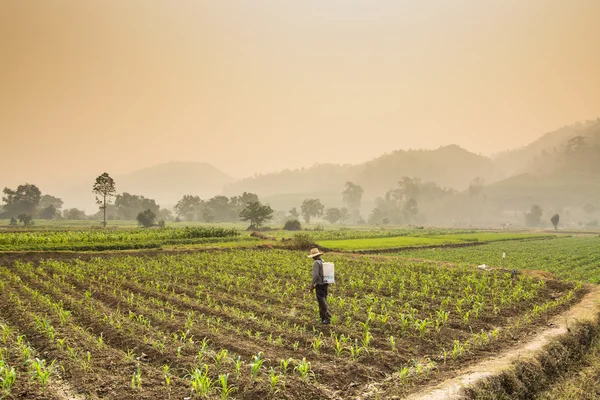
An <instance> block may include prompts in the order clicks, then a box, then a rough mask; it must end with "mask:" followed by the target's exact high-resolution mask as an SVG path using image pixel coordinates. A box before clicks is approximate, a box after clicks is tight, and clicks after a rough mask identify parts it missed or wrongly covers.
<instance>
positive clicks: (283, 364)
mask: <svg viewBox="0 0 600 400" xmlns="http://www.w3.org/2000/svg"><path fill="white" fill-rule="evenodd" d="M293 361H294V360H292V359H291V358H287V359H283V358H282V359H281V360H279V368H280V369H281V372H283V376H285V375H286V374H287V373H288V370H289V366H290V363H291V362H293Z"/></svg>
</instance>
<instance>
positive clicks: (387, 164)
mask: <svg viewBox="0 0 600 400" xmlns="http://www.w3.org/2000/svg"><path fill="white" fill-rule="evenodd" d="M577 136H582V137H583V138H585V139H583V140H582V141H580V142H577V141H575V142H569V140H571V139H573V138H574V137H577ZM569 146H570V147H569ZM568 147H569V149H567V148H568ZM599 149H600V119H597V120H593V121H588V122H585V123H577V124H574V125H570V126H565V127H562V128H560V129H558V130H556V131H553V132H549V133H547V134H545V135H543V136H541V137H540V138H539V139H538V140H536V141H534V142H532V143H531V144H529V145H527V146H524V147H522V148H519V149H515V150H512V151H507V152H503V153H500V154H497V155H496V156H493V157H485V156H482V155H478V154H474V153H472V152H469V151H467V150H465V149H464V148H462V147H460V146H457V145H449V146H443V147H440V148H438V149H435V150H395V151H392V152H389V153H386V154H383V155H381V156H379V157H377V158H375V159H373V160H370V161H365V162H362V163H359V164H354V165H352V164H345V165H338V164H317V165H314V166H312V167H309V168H302V169H295V170H289V169H287V170H283V171H280V172H274V173H268V174H262V175H255V176H253V177H249V178H244V179H240V180H235V179H234V178H233V177H231V176H229V175H228V174H226V173H224V172H222V171H221V170H220V169H218V168H215V167H214V166H213V165H211V164H209V163H205V162H177V161H173V162H168V163H163V164H158V165H154V166H150V167H147V168H142V169H139V170H137V171H134V172H131V173H126V174H115V173H113V172H111V171H110V170H108V171H107V172H109V173H110V174H111V175H112V176H113V177H114V179H115V181H116V187H117V192H118V193H123V192H128V193H130V194H136V195H142V196H144V197H146V198H150V199H154V200H156V202H157V203H158V204H160V205H161V206H162V207H167V208H172V207H173V206H174V205H175V204H176V203H177V202H178V201H179V200H180V199H181V198H182V197H183V195H186V194H190V195H195V196H200V198H202V199H209V198H211V197H214V196H217V195H221V194H223V195H226V196H229V197H230V196H237V195H240V194H242V193H243V192H251V193H256V194H258V196H259V197H260V199H261V200H262V201H263V202H265V203H268V204H270V205H271V206H272V207H273V208H274V209H275V210H283V211H287V210H289V209H291V208H292V207H299V206H300V204H301V203H302V201H303V200H304V199H306V198H319V199H320V200H321V201H322V202H323V203H324V204H325V205H326V206H327V207H341V206H343V204H342V197H341V192H342V190H343V188H344V185H345V183H346V182H348V181H351V182H354V183H355V184H358V185H360V186H361V187H362V188H363V189H364V194H363V204H362V212H363V213H364V214H365V215H367V214H368V213H369V212H371V210H372V209H373V208H374V207H375V205H376V199H377V198H381V197H384V195H385V194H386V192H388V191H390V190H393V189H397V188H398V182H399V181H400V180H401V179H402V178H403V177H410V178H418V179H419V180H420V181H421V182H422V183H428V182H431V183H433V184H435V185H436V186H437V187H439V188H447V189H449V190H450V191H455V192H463V191H465V190H466V189H468V188H469V186H470V185H471V183H472V182H473V181H474V179H475V178H481V180H480V181H479V182H482V183H484V186H485V194H486V196H488V197H489V199H490V202H491V203H493V204H495V205H496V206H497V208H498V209H502V208H506V207H508V208H511V209H520V210H523V209H527V207H529V206H530V205H531V204H532V203H534V202H535V203H540V204H547V205H548V206H549V207H553V208H555V209H560V208H561V207H563V206H568V205H579V206H581V204H582V203H585V202H594V201H596V200H595V199H600V150H599ZM596 152H597V153H596ZM100 172H103V171H99V173H100ZM94 178H95V176H94V177H90V179H89V181H87V180H86V181H85V182H79V183H77V182H76V183H73V182H69V183H68V184H64V185H62V186H55V187H51V186H50V185H42V184H41V185H40V187H41V188H42V190H43V192H44V193H50V194H52V195H55V196H58V197H61V198H63V200H64V201H65V207H67V208H70V207H78V208H81V209H84V210H85V211H86V212H88V213H90V212H95V211H97V206H96V205H95V204H94V195H93V194H92V193H91V187H92V184H93V180H94ZM33 183H36V182H33ZM436 201H442V200H439V199H438V200H436ZM455 201H456V199H455ZM599 205H600V200H599ZM442 208H443V206H442V205H440V209H442ZM433 212H434V211H429V213H430V214H432V213H433ZM440 214H441V213H440Z"/></svg>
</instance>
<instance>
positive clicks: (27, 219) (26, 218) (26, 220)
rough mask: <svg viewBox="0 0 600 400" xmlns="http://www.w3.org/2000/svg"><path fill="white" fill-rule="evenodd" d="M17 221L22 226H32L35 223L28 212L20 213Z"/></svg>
mask: <svg viewBox="0 0 600 400" xmlns="http://www.w3.org/2000/svg"><path fill="white" fill-rule="evenodd" d="M18 218H19V221H21V223H22V224H23V226H32V225H35V223H34V222H33V217H32V216H31V215H29V214H21V215H19V217H18Z"/></svg>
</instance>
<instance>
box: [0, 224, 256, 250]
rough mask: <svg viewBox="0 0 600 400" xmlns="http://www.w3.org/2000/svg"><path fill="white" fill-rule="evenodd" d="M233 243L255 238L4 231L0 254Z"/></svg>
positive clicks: (211, 233)
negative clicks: (0, 252)
mask: <svg viewBox="0 0 600 400" xmlns="http://www.w3.org/2000/svg"><path fill="white" fill-rule="evenodd" d="M233 240H235V241H252V240H256V239H255V238H251V237H249V236H244V237H240V232H239V231H238V230H236V229H226V228H220V227H184V228H165V229H127V230H125V229H119V230H75V231H62V230H61V231H31V232H7V233H2V234H0V251H15V250H16V251H22V250H38V251H39V250H47V251H56V250H79V251H94V250H125V249H151V248H159V247H161V246H163V245H189V244H206V243H219V242H231V241H233Z"/></svg>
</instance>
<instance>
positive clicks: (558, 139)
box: [491, 118, 600, 178]
mask: <svg viewBox="0 0 600 400" xmlns="http://www.w3.org/2000/svg"><path fill="white" fill-rule="evenodd" d="M598 131H600V118H597V119H596V120H591V121H587V122H584V123H582V122H577V123H575V124H572V125H566V126H563V127H562V128H559V129H557V130H555V131H552V132H548V133H546V134H545V135H543V136H541V137H540V138H539V139H537V140H535V141H533V142H532V143H530V144H528V145H526V146H523V147H520V148H517V149H513V150H508V151H504V152H501V153H497V154H495V155H493V156H492V157H491V158H492V160H493V161H494V164H495V166H496V171H498V172H499V173H500V174H502V177H504V178H509V177H511V176H514V175H519V174H522V173H527V172H534V170H535V165H534V164H535V162H536V159H539V158H540V157H543V156H544V155H548V154H551V153H555V152H558V151H560V149H561V148H562V147H563V146H564V145H565V144H566V143H567V141H568V140H569V139H571V138H573V137H575V136H578V135H581V136H584V137H590V136H592V135H594V134H595V132H598Z"/></svg>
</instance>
